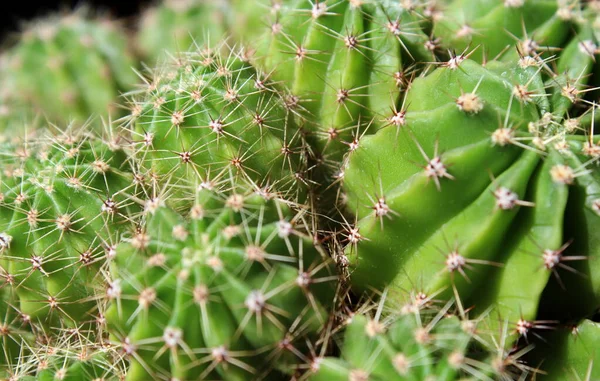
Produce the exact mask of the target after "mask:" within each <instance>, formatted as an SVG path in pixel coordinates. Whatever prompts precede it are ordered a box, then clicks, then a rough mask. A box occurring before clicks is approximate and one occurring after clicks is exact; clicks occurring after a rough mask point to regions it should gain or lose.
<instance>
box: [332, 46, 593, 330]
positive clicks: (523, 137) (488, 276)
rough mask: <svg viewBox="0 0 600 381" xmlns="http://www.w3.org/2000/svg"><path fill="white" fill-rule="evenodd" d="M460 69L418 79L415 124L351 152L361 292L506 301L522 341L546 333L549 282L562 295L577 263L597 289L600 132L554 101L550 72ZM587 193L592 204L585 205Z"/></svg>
mask: <svg viewBox="0 0 600 381" xmlns="http://www.w3.org/2000/svg"><path fill="white" fill-rule="evenodd" d="M575 54H576V55H578V59H581V60H584V59H587V62H588V63H589V64H591V63H592V58H591V57H589V55H587V56H586V53H584V52H581V51H576V52H575ZM586 57H587V58H586ZM536 62H538V63H539V62H540V61H536ZM454 63H455V64H456V66H453V65H454V64H453V65H445V67H441V68H438V69H436V70H435V71H433V72H431V73H430V74H428V75H427V76H424V77H422V78H417V79H415V80H414V82H413V83H412V84H411V87H410V90H409V91H408V93H407V96H406V102H407V104H410V105H411V106H410V111H407V112H406V115H405V125H403V126H402V127H399V128H390V129H385V130H381V131H379V132H378V133H377V134H375V135H373V136H368V137H365V138H363V139H362V140H361V141H360V143H359V144H357V146H356V149H354V150H353V151H352V152H350V153H349V155H348V157H347V161H346V162H345V164H344V167H343V169H342V173H343V183H344V189H345V190H346V192H347V193H346V199H345V201H346V205H347V207H348V208H349V210H351V211H352V212H353V214H354V215H355V216H356V219H357V223H356V224H350V223H348V224H347V226H346V228H345V231H344V233H343V241H344V243H345V244H347V249H346V250H347V251H346V253H347V255H348V257H349V259H350V261H351V262H352V264H353V268H354V271H353V273H352V279H353V283H354V285H355V286H356V287H357V289H359V290H365V289H366V287H369V286H374V287H378V288H381V287H383V286H387V285H392V287H393V289H394V290H395V291H396V293H395V297H396V301H402V300H407V298H408V295H409V294H410V292H409V291H414V292H424V293H425V294H427V295H439V296H446V297H450V296H452V295H456V294H459V295H460V297H461V298H463V299H464V300H465V303H467V304H471V303H473V304H475V305H476V306H477V307H478V308H479V309H480V311H481V309H483V310H485V308H486V307H488V306H495V307H497V312H498V314H499V315H500V316H501V317H500V321H503V320H504V319H506V320H508V321H510V322H511V324H512V325H513V327H514V331H513V332H514V334H515V336H516V337H519V336H522V335H526V334H527V332H528V331H529V330H535V329H536V328H540V329H544V328H545V325H544V324H536V322H535V319H536V316H537V312H538V307H539V304H540V299H541V297H542V293H543V291H544V289H545V287H546V284H547V283H548V280H549V278H552V281H551V282H558V283H559V284H560V285H561V286H564V282H562V283H561V279H564V278H563V277H564V276H565V273H568V272H569V271H568V270H571V271H575V272H576V270H575V269H574V268H573V266H577V265H576V262H577V261H580V262H584V265H585V266H586V267H587V266H589V267H590V269H592V271H593V273H592V274H593V275H592V279H595V280H593V281H592V282H595V281H596V280H597V278H598V276H600V273H597V266H598V265H597V263H598V260H599V258H598V255H597V253H596V252H595V250H596V246H594V245H593V244H592V243H593V242H594V240H595V239H596V238H595V235H594V233H592V232H591V231H589V230H587V227H585V226H587V225H588V224H593V223H596V222H597V220H598V219H600V217H599V215H598V213H597V211H596V210H597V207H596V206H597V205H596V204H597V197H598V191H597V189H598V188H597V187H598V182H597V164H596V163H597V160H598V157H599V156H598V153H599V150H598V147H599V142H598V137H597V136H594V135H593V128H590V127H589V126H588V127H586V126H584V125H583V124H581V118H583V116H579V117H577V116H576V115H573V117H569V116H568V115H565V113H564V112H561V111H557V110H560V107H561V106H560V104H559V103H557V102H558V101H557V102H549V101H548V99H547V97H548V95H547V94H546V87H545V86H544V82H543V78H542V75H541V69H540V67H539V66H538V64H536V65H533V66H524V65H520V64H518V63H513V64H510V63H509V64H503V63H498V62H488V63H487V65H486V66H485V67H483V66H481V65H479V64H477V63H475V62H474V61H471V60H462V61H455V62H454ZM549 89H551V88H549ZM551 99H554V98H551ZM559 101H562V100H561V99H559ZM572 101H573V102H574V103H577V104H580V103H584V102H585V101H584V100H580V99H579V98H577V99H573V100H572ZM554 111H556V112H554ZM594 112H595V109H592V108H590V109H588V110H587V113H594ZM579 131H581V132H584V133H582V134H578V132H579ZM580 193H581V194H582V195H584V196H582V197H583V199H584V200H585V201H584V200H581V201H575V200H574V199H573V198H574V197H575V196H574V195H576V194H580ZM588 211H589V213H590V214H589V220H588V219H582V218H578V217H577V218H576V217H574V216H575V215H581V214H582V213H588ZM350 222H352V221H350ZM567 226H568V227H571V226H573V227H574V228H573V229H574V230H573V231H575V229H580V234H578V235H577V236H573V235H572V233H570V228H567ZM575 226H578V228H575ZM572 241H581V244H579V245H578V250H576V251H575V252H573V251H572V250H571V249H572V248H571V244H572V243H573V242H572ZM573 244H574V243H573ZM584 248H585V250H584ZM585 259H589V261H584V260H585ZM484 282H485V284H486V287H485V289H480V288H479V285H482V284H484ZM566 289H567V290H568V291H569V292H571V293H573V292H576V290H577V288H575V287H567V288H566ZM402 290H404V291H402ZM597 291H598V289H597V288H596V289H595V290H594V291H593V292H591V293H590V294H591V295H590V294H588V297H589V299H586V300H587V301H586V302H582V300H581V299H579V303H580V304H581V305H582V306H584V308H587V311H585V312H582V313H584V314H586V313H587V314H589V313H590V312H592V311H593V309H594V308H595V306H597V305H598V304H600V303H599V302H600V299H598V293H597ZM559 308H560V307H559ZM590 309H591V310H590ZM522 324H525V325H526V326H527V327H526V328H527V329H521V328H522V327H521V325H522Z"/></svg>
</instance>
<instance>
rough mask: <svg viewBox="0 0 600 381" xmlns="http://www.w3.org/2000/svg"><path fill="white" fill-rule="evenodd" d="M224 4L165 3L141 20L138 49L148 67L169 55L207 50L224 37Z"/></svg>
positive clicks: (211, 0) (209, 0)
mask: <svg viewBox="0 0 600 381" xmlns="http://www.w3.org/2000/svg"><path fill="white" fill-rule="evenodd" d="M226 12H227V9H226V1H224V0H202V1H195V0H166V1H164V2H162V3H161V4H159V5H157V6H155V7H152V8H149V9H148V10H146V11H145V12H144V14H143V15H142V17H141V20H140V25H139V31H138V34H137V46H138V49H139V50H140V51H141V53H142V55H143V57H144V60H146V61H147V63H148V64H149V65H150V66H154V65H156V63H157V62H158V61H160V60H161V59H163V60H164V59H165V58H166V57H168V56H173V57H177V56H178V55H179V54H182V53H185V52H187V51H193V50H197V49H203V48H208V47H210V46H213V45H215V44H217V43H218V42H220V41H221V40H222V39H223V37H224V36H225V31H226V27H225V26H226V24H225V21H226V20H225V18H226V17H225V15H226Z"/></svg>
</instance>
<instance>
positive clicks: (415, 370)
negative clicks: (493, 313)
mask: <svg viewBox="0 0 600 381" xmlns="http://www.w3.org/2000/svg"><path fill="white" fill-rule="evenodd" d="M384 295H385V292H384ZM413 296H414V298H413V299H412V303H411V304H410V306H405V307H404V308H402V309H400V310H390V311H385V310H384V308H383V307H384V304H383V303H380V304H379V306H374V307H362V308H361V310H362V311H358V312H355V313H351V314H350V315H349V316H348V317H347V319H346V320H345V332H344V338H343V342H342V350H341V352H342V353H341V356H340V358H334V357H325V358H319V359H316V360H315V361H313V363H312V366H311V369H312V373H311V375H310V376H309V380H314V381H321V380H322V381H325V380H332V381H359V380H361V381H362V380H372V381H378V380H414V381H420V380H440V381H442V380H459V379H461V380H462V379H473V380H496V379H498V380H516V379H522V378H519V377H525V376H527V375H532V374H535V373H536V371H535V369H534V368H532V367H529V366H527V365H526V364H524V363H523V358H522V357H523V355H524V354H525V353H526V352H527V351H521V352H514V353H513V352H509V351H506V350H504V348H503V347H502V343H503V340H505V339H506V331H504V332H499V333H498V334H496V332H493V331H489V327H488V326H487V319H486V318H478V319H469V318H468V316H467V314H466V313H465V310H464V309H463V307H462V306H461V304H460V302H458V303H457V304H456V306H455V305H454V303H452V302H448V303H446V304H445V305H436V302H435V301H434V300H432V299H426V298H422V296H419V295H416V294H415V295H413ZM383 300H385V298H383ZM367 306H368V305H367Z"/></svg>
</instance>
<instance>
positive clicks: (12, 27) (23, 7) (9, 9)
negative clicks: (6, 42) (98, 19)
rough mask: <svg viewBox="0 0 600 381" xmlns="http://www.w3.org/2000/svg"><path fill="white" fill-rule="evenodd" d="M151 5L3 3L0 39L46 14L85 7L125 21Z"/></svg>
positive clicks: (130, 1) (127, 1) (129, 1)
mask: <svg viewBox="0 0 600 381" xmlns="http://www.w3.org/2000/svg"><path fill="white" fill-rule="evenodd" d="M152 3H153V1H151V0H138V1H134V0H97V1H93V0H87V1H82V0H79V1H76V0H71V1H67V0H62V1H52V0H42V1H40V2H30V1H23V0H17V1H11V2H8V1H4V2H3V4H2V5H0V37H1V38H2V39H4V38H5V37H6V36H7V35H9V34H10V33H12V32H16V31H18V30H19V25H20V24H21V23H22V22H23V21H27V20H31V19H32V18H34V17H37V16H43V15H45V14H47V13H48V12H56V11H60V10H67V9H75V8H77V7H80V6H82V5H87V6H89V7H91V8H94V9H99V10H101V11H105V12H108V13H109V14H111V15H113V16H115V17H117V18H125V19H126V18H128V17H131V16H133V15H135V14H136V13H138V12H139V10H140V9H142V8H144V7H145V6H148V5H150V4H152Z"/></svg>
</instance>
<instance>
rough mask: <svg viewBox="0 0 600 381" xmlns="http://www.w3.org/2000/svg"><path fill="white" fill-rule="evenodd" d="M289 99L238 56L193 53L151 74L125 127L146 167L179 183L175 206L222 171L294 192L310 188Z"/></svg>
mask: <svg viewBox="0 0 600 381" xmlns="http://www.w3.org/2000/svg"><path fill="white" fill-rule="evenodd" d="M288 101H289V100H288V99H286V98H285V97H283V96H282V95H281V94H280V93H279V92H277V91H276V90H275V89H274V88H273V87H272V85H271V83H270V82H269V81H267V80H266V79H265V78H264V76H263V75H262V74H261V73H260V72H256V71H255V70H254V69H253V68H252V67H251V66H249V65H248V64H247V63H244V62H243V61H241V60H240V59H238V58H234V57H223V56H221V55H219V54H218V53H216V52H213V51H212V50H207V51H203V52H200V53H198V52H194V53H190V54H189V55H188V56H185V57H181V58H179V59H177V60H176V62H175V63H174V64H173V65H166V66H164V67H162V68H161V69H159V70H157V71H156V72H155V73H154V74H153V76H152V78H151V79H150V80H149V82H148V88H147V92H146V94H144V95H143V96H142V97H141V99H134V100H133V101H132V114H131V116H130V117H129V121H128V124H127V126H128V128H129V130H130V134H131V139H132V140H133V144H134V147H135V150H136V153H137V157H138V158H140V162H141V167H142V168H141V169H143V170H146V171H149V172H151V173H152V175H153V176H158V177H160V178H162V179H163V180H164V181H171V183H177V184H179V185H180V186H178V187H173V188H172V190H171V192H172V197H170V201H171V202H172V203H173V204H174V203H175V202H176V201H174V200H177V199H182V198H185V197H186V196H185V195H183V194H181V192H180V190H181V189H183V188H185V187H190V186H191V187H192V188H193V187H194V186H196V187H197V186H201V185H202V183H205V182H210V181H212V179H214V178H217V177H219V176H220V174H222V173H224V172H231V173H233V174H235V176H237V177H241V178H246V179H250V180H252V181H254V182H256V183H257V184H258V185H259V186H260V187H263V188H265V189H266V190H268V189H269V188H270V187H276V188H277V189H278V190H279V191H280V192H284V193H286V194H287V196H289V197H290V198H294V197H300V195H302V194H305V193H306V192H305V190H304V189H305V188H306V187H307V185H308V177H307V173H306V171H307V163H306V156H307V154H306V146H305V144H304V139H303V133H302V130H301V129H300V128H298V126H297V125H296V124H295V122H294V120H293V118H292V113H291V111H290V109H289V107H288V103H286V102H288Z"/></svg>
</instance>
